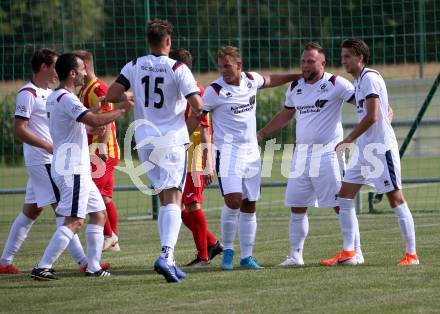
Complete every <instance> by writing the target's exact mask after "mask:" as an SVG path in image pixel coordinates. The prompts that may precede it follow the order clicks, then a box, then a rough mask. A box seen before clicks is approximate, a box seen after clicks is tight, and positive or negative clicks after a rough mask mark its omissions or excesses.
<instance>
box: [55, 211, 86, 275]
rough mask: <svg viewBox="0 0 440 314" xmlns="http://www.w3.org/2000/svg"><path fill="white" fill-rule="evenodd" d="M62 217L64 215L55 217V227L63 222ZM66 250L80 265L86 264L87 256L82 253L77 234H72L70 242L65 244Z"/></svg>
mask: <svg viewBox="0 0 440 314" xmlns="http://www.w3.org/2000/svg"><path fill="white" fill-rule="evenodd" d="M64 219H65V218H64V217H56V222H57V228H58V227H61V226H62V225H63V224H64ZM67 251H68V252H69V254H70V255H71V256H72V257H73V259H74V260H75V262H76V263H78V265H79V266H80V267H83V266H85V265H86V264H87V258H86V255H85V254H84V249H83V247H82V245H81V241H80V240H79V237H78V235H77V234H75V235H73V238H72V240H70V243H69V245H68V246H67Z"/></svg>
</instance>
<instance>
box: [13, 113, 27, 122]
mask: <svg viewBox="0 0 440 314" xmlns="http://www.w3.org/2000/svg"><path fill="white" fill-rule="evenodd" d="M15 119H20V120H24V121H29V118H27V117H23V116H19V115H18V114H16V115H15Z"/></svg>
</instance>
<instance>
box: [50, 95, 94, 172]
mask: <svg viewBox="0 0 440 314" xmlns="http://www.w3.org/2000/svg"><path fill="white" fill-rule="evenodd" d="M87 112H89V110H88V109H87V108H86V107H85V106H84V105H83V104H82V103H81V101H80V100H79V99H78V97H77V96H76V95H75V94H73V93H71V92H69V91H68V90H66V89H63V88H60V89H57V90H55V91H54V92H53V93H52V94H51V95H50V96H49V98H48V100H47V115H48V117H49V130H50V135H51V136H52V140H53V161H52V171H51V172H52V176H53V177H57V176H69V175H74V174H90V173H91V170H90V155H89V146H88V141H87V133H86V128H85V125H84V124H83V123H81V122H80V120H81V118H82V117H83V116H84V115H85V114H86V113H87Z"/></svg>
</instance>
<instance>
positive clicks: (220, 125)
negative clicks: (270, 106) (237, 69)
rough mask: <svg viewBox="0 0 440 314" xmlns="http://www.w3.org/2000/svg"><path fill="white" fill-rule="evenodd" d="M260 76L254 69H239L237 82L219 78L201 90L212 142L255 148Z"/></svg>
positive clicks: (218, 148)
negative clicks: (208, 119) (208, 114)
mask: <svg viewBox="0 0 440 314" xmlns="http://www.w3.org/2000/svg"><path fill="white" fill-rule="evenodd" d="M263 85H264V78H263V77H262V76H261V75H260V74H258V73H256V72H242V73H241V80H240V85H239V86H236V85H230V84H227V83H226V82H225V81H224V80H223V78H222V77H220V78H218V79H217V80H215V81H214V82H213V83H212V84H211V85H210V86H208V87H207V88H206V90H205V94H204V96H203V100H204V103H205V107H204V110H205V111H207V112H210V113H211V119H212V126H213V133H214V145H215V148H216V149H217V150H220V151H221V150H222V146H223V145H224V144H230V145H232V147H233V150H234V149H238V148H240V147H241V148H243V147H246V148H247V149H248V151H249V149H250V150H251V151H252V150H255V149H256V150H257V151H258V141H257V135H256V134H257V133H256V127H257V126H256V117H255V112H256V106H257V102H256V95H257V90H258V89H259V88H261V87H263Z"/></svg>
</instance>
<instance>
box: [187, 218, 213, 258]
mask: <svg viewBox="0 0 440 314" xmlns="http://www.w3.org/2000/svg"><path fill="white" fill-rule="evenodd" d="M189 218H190V220H191V226H192V228H191V231H192V234H193V237H194V241H195V243H196V248H197V251H198V256H199V257H200V258H201V259H203V260H208V242H207V238H206V237H207V232H208V226H207V225H206V218H205V214H204V213H203V210H201V209H198V210H195V211H191V212H189Z"/></svg>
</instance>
